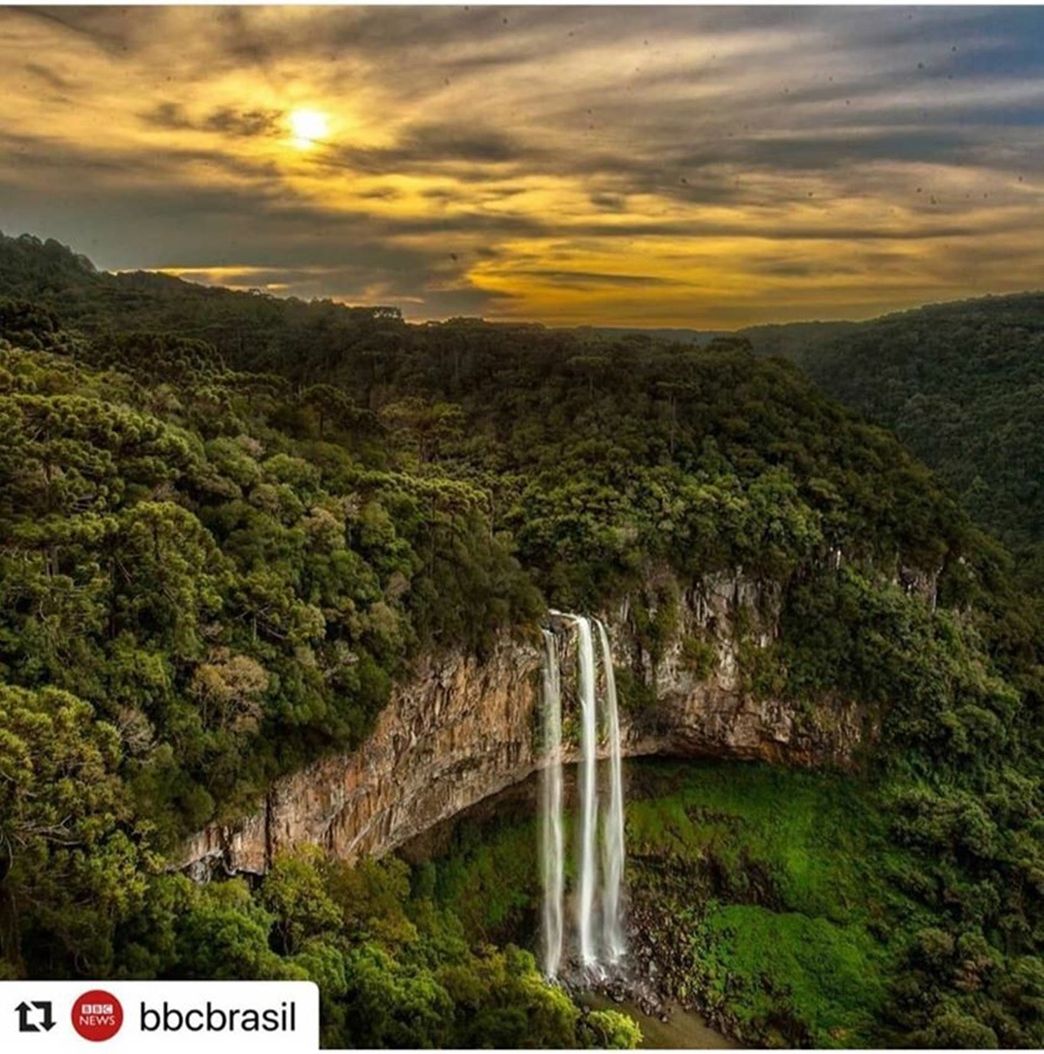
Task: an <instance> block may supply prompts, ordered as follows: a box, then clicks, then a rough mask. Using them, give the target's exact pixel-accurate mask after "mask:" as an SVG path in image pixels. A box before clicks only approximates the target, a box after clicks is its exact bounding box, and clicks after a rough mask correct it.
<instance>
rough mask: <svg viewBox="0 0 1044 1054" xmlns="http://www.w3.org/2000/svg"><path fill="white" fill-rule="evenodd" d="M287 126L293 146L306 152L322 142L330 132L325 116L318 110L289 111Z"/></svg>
mask: <svg viewBox="0 0 1044 1054" xmlns="http://www.w3.org/2000/svg"><path fill="white" fill-rule="evenodd" d="M287 124H289V126H290V137H291V139H292V141H293V144H294V146H296V147H297V148H298V149H299V150H307V149H308V148H309V147H312V146H315V145H316V143H320V142H322V141H323V140H324V139H325V138H326V136H327V134H328V132H329V130H330V122H329V120H328V119H327V116H326V114H325V113H321V112H320V111H319V110H291V111H290V113H289V114H288V115H287Z"/></svg>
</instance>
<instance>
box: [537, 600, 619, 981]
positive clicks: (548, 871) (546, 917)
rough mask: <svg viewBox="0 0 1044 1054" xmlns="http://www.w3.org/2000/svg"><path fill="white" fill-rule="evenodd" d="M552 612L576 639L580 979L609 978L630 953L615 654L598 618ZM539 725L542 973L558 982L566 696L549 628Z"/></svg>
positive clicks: (561, 930)
mask: <svg viewBox="0 0 1044 1054" xmlns="http://www.w3.org/2000/svg"><path fill="white" fill-rule="evenodd" d="M551 614H552V615H554V616H557V617H559V618H562V619H567V620H569V621H570V622H571V623H572V625H573V626H574V627H575V630H576V641H577V664H576V665H577V670H576V675H577V695H578V698H579V707H580V768H579V793H578V824H577V828H578V845H577V869H576V870H577V879H576V889H575V891H574V894H575V895H574V906H575V927H576V934H575V938H576V952H577V956H578V959H579V967H580V970H581V971H582V972H583V974H585V975H588V976H591V977H596V978H600V979H604V978H606V977H607V976H609V975H610V973H611V972H612V970H613V969H615V968H617V967H618V966H619V964H620V962H621V960H622V959H623V957H624V956H625V954H626V950H627V949H626V937H625V930H624V925H623V919H622V896H621V894H622V888H623V877H624V862H625V848H624V804H623V762H622V756H621V742H620V721H619V712H618V708H617V697H616V679H615V676H614V672H613V661H612V649H611V646H610V641H609V634H608V632H607V630H606V628H605V626H604V625H603V624H602V623H601V622H600V621H598V620H597V619H590V618H587V617H586V616H584V615H567V614H563V613H561V612H557V611H553V612H552V613H551ZM596 632H597V635H598V652H599V653H600V659H601V666H602V679H601V687H602V691H601V692H599V690H598V689H599V681H598V677H597V661H596V648H595V639H594V638H595V633H596ZM599 717H601V725H602V731H603V732H604V736H605V754H606V760H605V764H606V766H607V793H606V794H605V795H604V796H603V800H602V802H601V803H600V802H599V794H598V766H599V761H598V754H599ZM542 724H543V744H542V745H543V751H544V758H543V760H544V764H543V768H542V775H541V793H540V810H541V817H540V819H541V823H540V830H541V835H540V838H541V842H540V851H541V875H542V880H543V893H544V903H543V912H542V923H543V933H542V948H543V968H544V973H545V974H546V975H547V976H548V977H549V978H555V977H557V975H558V972H559V970H560V968H561V964H562V959H563V955H564V947H565V935H564V917H565V916H564V911H563V902H564V886H565V882H564V872H565V856H564V851H563V850H564V846H563V836H562V811H563V805H562V692H561V669H560V658H559V650H558V644H557V640H556V638H555V634H554V633H552V632H550V631H547V630H545V631H544V675H543V708H542ZM600 804H601V808H599V806H600ZM599 840H600V842H601V869H599V852H598V849H599ZM599 883H600V885H599Z"/></svg>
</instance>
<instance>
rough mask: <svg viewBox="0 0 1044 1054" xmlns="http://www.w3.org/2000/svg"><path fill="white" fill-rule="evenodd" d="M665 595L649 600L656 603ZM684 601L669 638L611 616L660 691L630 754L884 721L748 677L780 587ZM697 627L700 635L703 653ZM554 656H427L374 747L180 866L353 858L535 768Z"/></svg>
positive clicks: (642, 680) (710, 587)
mask: <svg viewBox="0 0 1044 1054" xmlns="http://www.w3.org/2000/svg"><path fill="white" fill-rule="evenodd" d="M655 605H656V602H655V601H653V603H652V605H649V604H648V598H643V609H642V610H643V614H644V615H645V616H646V617H647V615H648V612H649V611H650V610H652V611H655ZM672 612H673V618H672V625H671V629H670V632H669V633H668V634H667V635H666V642H665V643H664V642H661V644H660V646H659V647H657V648H655V649H654V650H650V648H649V646H648V644H647V634H644V633H643V632H642V628H641V626H640V625H639V619H638V618H637V617H636V616H635V614H634V612H633V611H632V609H631V607H630V606H629V605H625V606H624V607H623V608H622V609H621V610H620V611H618V612H615V613H610V614H608V617H607V619H606V621H607V622H608V624H609V629H610V635H611V639H612V646H613V653H614V663H615V665H616V666H617V668H618V669H619V670H623V671H627V675H628V678H629V679H630V683H631V685H632V686H639V687H640V689H641V692H642V695H643V696H644V697H645V698H647V699H650V700H651V699H653V698H655V705H646V706H644V707H634V706H631V707H629V708H626V709H625V711H624V712H623V713H622V714H621V733H622V737H623V743H624V751H625V753H626V754H627V755H629V756H637V755H642V754H662V755H669V756H675V757H700V756H714V757H735V758H761V759H764V760H768V761H778V762H785V763H791V764H799V765H818V764H833V765H846V764H850V763H851V761H852V759H853V753H854V751H855V750H856V748H857V747H858V745H859V744H860V743H861V742H863V741H865V740H867V739H869V738H872V737H873V736H874V735H875V733H876V730H875V726H874V722H873V720H872V717H871V716H870V715H869V714H867V713H866V712H865V711H864V710H863V709H862V708H860V707H858V706H857V705H855V704H852V703H848V702H844V701H836V702H830V701H819V702H817V703H816V704H815V705H814V706H805V707H802V708H801V711H800V713H799V712H797V711H796V710H795V708H794V707H792V706H790V705H788V704H785V703H783V702H781V701H778V700H772V699H768V700H766V699H758V698H755V697H754V696H752V695H751V694H750V693H749V692H747V691H745V690H744V688H743V683H742V676H741V673H742V669H741V663H742V657H741V656H742V647H741V646H740V645H739V644H738V643H737V639H738V638H739V637H740V636H741V635H740V634H738V633H737V625H738V623H739V622H740V621H741V620H742V621H743V623H744V632H743V634H742V639H743V640H744V641H745V642H746V643H745V645H744V646H743V647H747V648H755V649H756V648H758V647H759V646H760V647H764V646H765V645H766V644H767V643H768V642H769V641H770V640H771V639H772V637H773V635H774V634H775V632H776V619H777V613H778V598H777V597H776V596H775V595H773V594H772V592H771V591H768V592H766V591H765V590H764V589H763V588H759V587H757V586H756V585H755V584H754V583H752V582H750V581H748V580H745V579H743V578H742V577H740V576H715V577H708V578H707V579H705V580H704V581H703V582H701V583H700V584H699V585H698V586H697V587H696V588H694V589H693V590H692V591H690V592H688V593H686V594H684V595H683V596H680V597H678V598H677V599H676V601H675V602H674V603H673V605H672ZM563 630H564V626H563ZM562 641H563V645H564V648H565V650H564V664H565V670H564V678H563V688H564V696H565V699H564V705H565V706H566V707H567V712H568V707H569V706H570V705H572V703H573V700H571V699H570V698H569V696H570V694H571V693H570V690H569V687H570V684H571V682H572V680H573V678H572V676H571V673H570V671H571V670H572V669H573V666H572V661H573V656H572V653H571V651H570V648H569V638H568V636H567V635H566V634H565V633H564V632H563V637H562ZM693 641H698V642H700V644H699V648H700V652H699V654H700V656H701V660H700V661H699V662H694V661H693V658H692V651H693V643H692V642H693ZM540 663H541V652H540V650H539V649H538V647H537V646H536V644H535V642H532V641H526V640H521V639H516V638H509V637H503V638H502V639H501V640H500V641H499V642H498V644H497V646H496V647H495V649H494V651H493V653H492V654H491V655H490V656H489V657H488V658H487V659H485V660H484V661H481V662H480V661H478V660H477V659H475V658H474V657H471V656H465V655H462V654H447V655H443V656H437V657H436V656H431V657H428V658H425V659H424V660H423V661H421V662H419V663H418V664H417V666H416V668H415V671H414V674H413V676H412V677H411V678H410V679H409V681H408V682H406V683H403V684H400V685H398V686H397V687H396V688H395V689H394V690H393V693H392V697H391V699H390V701H389V703H388V706H387V707H386V708H385V709H384V711H383V712H382V713H381V715H380V717H379V719H378V721H377V724H376V726H375V728H374V730H373V732H372V733H371V735H370V736H369V737H368V739H367V740H366V741H365V743H363V745H362V746H361V747H360V748H359V749H358V750H356V751H353V752H352V753H349V754H343V755H338V756H333V757H329V758H326V759H323V760H321V761H319V762H316V763H315V764H313V765H310V766H309V767H307V768H305V769H303V770H301V771H299V772H297V773H294V774H293V775H291V776H288V777H286V778H284V779H282V780H280V781H279V782H277V783H276V784H275V785H274V786H273V787H272V789H271V790H270V791H269V793H268V794H267V795H266V797H265V800H264V801H263V802H261V803H259V807H258V809H257V811H256V812H255V813H253V814H252V815H250V816H248V817H246V818H245V819H243V820H242V821H240V822H238V823H236V824H234V825H231V826H219V825H213V826H211V827H208V828H206V829H205V830H203V831H201V832H200V833H199V834H197V835H196V836H195V837H194V838H192V839H191V840H190V841H189V842H188V843H187V844H186V846H185V847H184V853H183V856H182V860H181V862H180V864H179V866H181V867H183V868H185V869H186V870H188V872H189V873H190V874H192V875H193V876H194V877H197V878H201V879H202V878H205V877H207V875H209V874H210V873H212V872H214V871H215V870H217V871H221V870H223V871H226V872H251V873H256V874H260V873H263V872H264V871H265V870H266V869H267V867H268V865H269V863H270V862H271V860H272V858H273V856H274V855H275V854H276V853H278V852H280V851H281V850H283V849H286V848H289V847H291V846H294V845H299V844H303V843H316V844H319V845H322V846H324V847H325V848H326V849H327V850H329V851H330V852H332V853H334V854H335V855H337V856H339V857H342V858H345V859H347V860H354V859H358V858H359V857H361V856H364V855H378V856H379V855H381V854H382V853H385V852H388V851H389V850H391V849H394V848H395V847H396V846H398V845H401V844H402V843H403V842H405V841H407V840H408V839H410V838H413V837H415V836H416V835H418V834H419V833H421V832H422V831H424V830H426V829H428V828H429V827H431V826H432V825H434V824H436V823H438V822H439V821H442V820H445V819H448V818H449V817H451V816H453V815H454V814H456V813H457V812H459V811H461V810H462V809H465V808H467V807H468V806H470V805H473V804H475V803H476V802H478V801H480V800H481V799H483V798H485V797H487V796H488V795H491V794H495V793H496V792H498V791H500V790H502V789H504V788H505V787H507V786H509V785H510V784H512V783H515V782H517V781H519V780H521V779H524V778H525V777H526V776H528V775H529V774H530V773H531V772H533V770H534V769H535V768H537V767H538V764H539V757H538V755H537V752H536V750H535V749H534V748H535V745H536V738H535V734H534V733H535V729H536V727H537V716H538V713H539V706H540V702H541V700H540ZM632 694H633V693H632ZM626 701H627V700H626V698H625V699H624V700H623V702H624V703H626ZM567 740H568V733H567ZM567 758H568V760H576V748H575V746H567Z"/></svg>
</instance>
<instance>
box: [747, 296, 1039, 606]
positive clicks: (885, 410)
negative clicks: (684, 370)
mask: <svg viewBox="0 0 1044 1054" xmlns="http://www.w3.org/2000/svg"><path fill="white" fill-rule="evenodd" d="M747 335H748V336H749V338H750V339H751V341H752V343H753V345H754V347H755V349H756V350H757V351H759V352H762V353H765V354H774V355H784V356H786V357H787V358H788V359H790V360H791V361H793V362H795V363H797V364H798V365H799V366H800V367H801V368H802V369H803V370H804V371H805V372H806V373H808V375H809V376H811V377H812V379H813V380H814V381H816V383H817V384H819V385H820V387H821V388H822V389H823V390H824V391H826V392H827V393H829V394H830V395H832V396H834V397H835V398H837V399H840V400H841V402H843V403H845V404H846V405H847V406H850V407H852V408H854V409H856V410H857V411H859V412H860V413H862V414H863V415H865V416H866V417H868V418H869V419H871V420H874V421H877V422H880V423H881V424H883V425H885V426H886V427H888V428H891V429H893V430H894V431H895V432H896V434H897V435H898V436H899V438H900V439H901V440H902V441H903V443H904V444H905V445H906V446H907V447H908V448H909V449H910V450H912V451H913V452H914V453H915V454H916V455H917V456H918V457H919V458H921V459H922V460H923V461H925V462H926V463H927V464H928V465H930V466H931V467H932V468H933V469H934V470H935V471H936V472H937V473H938V475H939V477H940V478H941V479H942V480H943V481H944V482H945V483H946V484H947V485H948V486H949V487H951V488H952V489H953V491H954V492H955V493H956V494H957V495H958V496H959V498H960V500H961V503H962V504H963V506H964V507H965V509H967V511H968V512H969V513H970V514H971V515H972V516H973V517H974V518H975V519H976V520H977V521H978V522H979V523H982V524H984V525H985V526H986V527H987V528H988V529H989V530H990V531H992V532H993V533H994V534H996V535H997V536H998V537H999V538H1001V539H1002V540H1003V541H1004V542H1005V543H1006V544H1007V545H1008V546H1009V547H1011V549H1012V550H1013V551H1014V552H1015V553H1016V554H1017V555H1018V557H1019V562H1020V573H1021V574H1022V575H1023V577H1024V578H1025V580H1026V581H1027V583H1028V584H1029V585H1030V586H1031V587H1033V588H1036V589H1038V590H1040V589H1042V588H1044V442H1041V436H1042V435H1044V294H1041V293H1021V294H1017V295H1014V296H1002V297H986V298H983V299H979V300H968V301H963V302H960V303H949V304H934V305H929V306H927V307H923V308H920V309H918V310H916V311H906V312H903V313H901V314H896V315H889V316H887V317H885V318H881V319H877V320H875V321H873V322H865V323H860V324H855V323H833V324H823V325H818V326H816V325H811V326H800V325H790V326H765V327H758V328H756V329H753V330H750V331H748V333H747Z"/></svg>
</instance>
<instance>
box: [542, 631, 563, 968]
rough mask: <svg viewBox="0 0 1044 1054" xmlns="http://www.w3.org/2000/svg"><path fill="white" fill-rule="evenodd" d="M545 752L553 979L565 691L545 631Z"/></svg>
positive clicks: (558, 953)
mask: <svg viewBox="0 0 1044 1054" xmlns="http://www.w3.org/2000/svg"><path fill="white" fill-rule="evenodd" d="M543 746H544V752H545V757H546V759H547V764H546V765H545V766H544V769H543V771H542V774H541V783H540V817H541V872H542V876H543V882H544V916H543V924H544V932H543V945H544V973H545V975H546V976H547V977H550V978H552V979H554V978H555V977H556V976H557V975H558V964H559V962H561V959H562V888H563V885H564V880H563V872H564V863H565V854H564V852H563V844H562V691H561V683H560V674H559V669H558V644H557V643H556V642H555V635H554V634H553V633H551V632H549V631H548V630H544V743H543Z"/></svg>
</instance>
